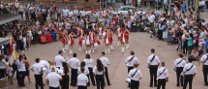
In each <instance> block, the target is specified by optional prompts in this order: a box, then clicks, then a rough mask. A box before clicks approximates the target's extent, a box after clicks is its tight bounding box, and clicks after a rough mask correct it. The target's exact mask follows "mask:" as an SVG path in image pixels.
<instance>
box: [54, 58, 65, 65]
mask: <svg viewBox="0 0 208 89" xmlns="http://www.w3.org/2000/svg"><path fill="white" fill-rule="evenodd" d="M64 61H65V59H64V57H63V56H61V55H57V56H55V62H56V67H62V62H64Z"/></svg>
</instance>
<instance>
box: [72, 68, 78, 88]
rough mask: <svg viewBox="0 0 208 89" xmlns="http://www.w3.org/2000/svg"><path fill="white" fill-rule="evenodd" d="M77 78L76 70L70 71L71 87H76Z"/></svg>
mask: <svg viewBox="0 0 208 89" xmlns="http://www.w3.org/2000/svg"><path fill="white" fill-rule="evenodd" d="M77 76H78V71H77V69H71V86H76V85H77Z"/></svg>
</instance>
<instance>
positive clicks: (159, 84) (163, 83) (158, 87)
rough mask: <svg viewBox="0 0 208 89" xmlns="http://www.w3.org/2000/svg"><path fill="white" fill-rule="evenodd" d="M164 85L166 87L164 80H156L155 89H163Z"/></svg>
mask: <svg viewBox="0 0 208 89" xmlns="http://www.w3.org/2000/svg"><path fill="white" fill-rule="evenodd" d="M165 85H166V79H158V85H157V89H160V88H161V87H162V89H165Z"/></svg>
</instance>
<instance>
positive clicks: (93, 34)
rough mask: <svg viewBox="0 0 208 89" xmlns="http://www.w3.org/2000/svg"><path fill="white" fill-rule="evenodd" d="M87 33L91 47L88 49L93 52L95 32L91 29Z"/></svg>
mask: <svg viewBox="0 0 208 89" xmlns="http://www.w3.org/2000/svg"><path fill="white" fill-rule="evenodd" d="M89 34H90V38H91V48H90V49H91V50H92V53H94V52H95V49H94V44H95V41H96V39H97V37H96V34H95V32H93V31H90V32H89Z"/></svg>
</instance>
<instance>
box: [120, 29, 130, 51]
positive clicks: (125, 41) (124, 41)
mask: <svg viewBox="0 0 208 89" xmlns="http://www.w3.org/2000/svg"><path fill="white" fill-rule="evenodd" d="M120 42H121V51H122V52H124V50H125V46H126V49H128V48H129V31H128V29H127V28H125V29H124V30H123V31H122V32H121V37H120Z"/></svg>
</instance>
